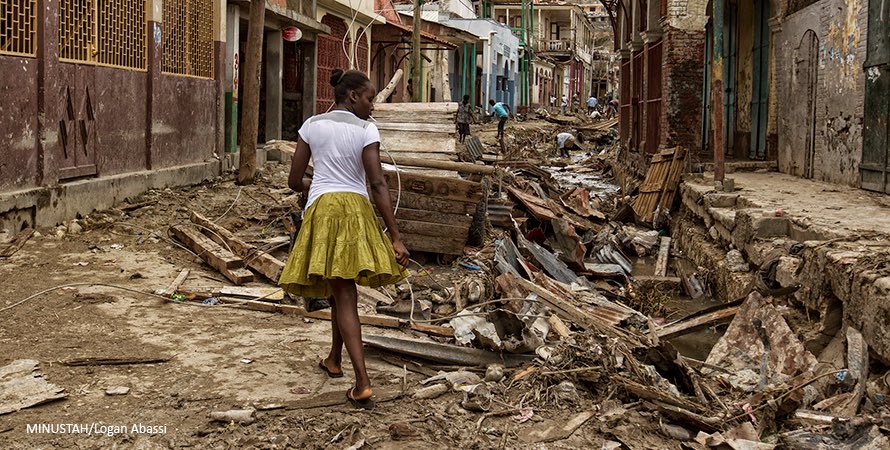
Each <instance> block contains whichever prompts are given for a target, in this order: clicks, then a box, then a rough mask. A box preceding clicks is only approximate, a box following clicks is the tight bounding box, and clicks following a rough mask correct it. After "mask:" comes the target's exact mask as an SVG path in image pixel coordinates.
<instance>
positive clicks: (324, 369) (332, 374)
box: [318, 359, 343, 378]
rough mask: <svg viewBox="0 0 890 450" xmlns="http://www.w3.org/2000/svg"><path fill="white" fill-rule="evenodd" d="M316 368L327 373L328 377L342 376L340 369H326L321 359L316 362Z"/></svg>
mask: <svg viewBox="0 0 890 450" xmlns="http://www.w3.org/2000/svg"><path fill="white" fill-rule="evenodd" d="M318 368H319V369H321V370H323V371H324V372H325V373H326V374H328V377H330V378H343V371H342V370H341V371H339V372H334V371H333V370H331V369H328V366H326V365H325V363H324V360H323V359H322V360H321V361H319V362H318Z"/></svg>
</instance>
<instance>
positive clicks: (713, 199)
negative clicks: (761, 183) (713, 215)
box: [705, 192, 739, 208]
mask: <svg viewBox="0 0 890 450" xmlns="http://www.w3.org/2000/svg"><path fill="white" fill-rule="evenodd" d="M738 200H739V194H723V193H719V192H711V193H709V194H707V195H705V203H706V204H707V205H708V206H710V207H711V208H732V207H734V206H735V205H736V202H738Z"/></svg>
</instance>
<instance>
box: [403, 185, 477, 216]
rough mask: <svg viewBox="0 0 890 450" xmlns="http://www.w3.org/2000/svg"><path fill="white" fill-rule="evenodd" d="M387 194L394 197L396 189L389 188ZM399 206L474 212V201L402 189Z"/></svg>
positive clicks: (453, 212) (451, 211)
mask: <svg viewBox="0 0 890 450" xmlns="http://www.w3.org/2000/svg"><path fill="white" fill-rule="evenodd" d="M389 195H390V197H391V198H393V199H395V198H396V196H397V195H398V192H397V191H393V190H390V191H389ZM399 208H409V209H417V210H424V211H438V212H443V213H447V214H463V215H467V214H468V215H471V216H472V215H474V214H476V203H473V202H461V201H457V200H447V199H439V198H435V197H430V196H428V195H422V194H415V193H413V192H405V191H402V194H401V199H400V202H399Z"/></svg>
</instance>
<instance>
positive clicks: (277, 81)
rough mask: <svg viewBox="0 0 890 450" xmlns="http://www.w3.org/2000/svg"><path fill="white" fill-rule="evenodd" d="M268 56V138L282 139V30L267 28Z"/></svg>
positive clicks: (265, 40)
mask: <svg viewBox="0 0 890 450" xmlns="http://www.w3.org/2000/svg"><path fill="white" fill-rule="evenodd" d="M264 44H265V45H266V56H265V59H264V60H263V62H264V63H265V64H266V140H267V141H268V140H271V139H281V105H282V101H283V100H284V95H283V88H282V85H281V79H282V77H283V75H284V74H283V73H282V68H283V67H284V40H283V39H282V38H281V30H267V31H266V36H265V39H264Z"/></svg>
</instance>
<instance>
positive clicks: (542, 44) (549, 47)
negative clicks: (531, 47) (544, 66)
mask: <svg viewBox="0 0 890 450" xmlns="http://www.w3.org/2000/svg"><path fill="white" fill-rule="evenodd" d="M535 48H536V51H537V52H538V53H546V52H558V53H571V52H572V50H574V48H575V43H574V42H572V41H571V40H569V39H556V40H544V41H538V43H537V45H536V46H535Z"/></svg>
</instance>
